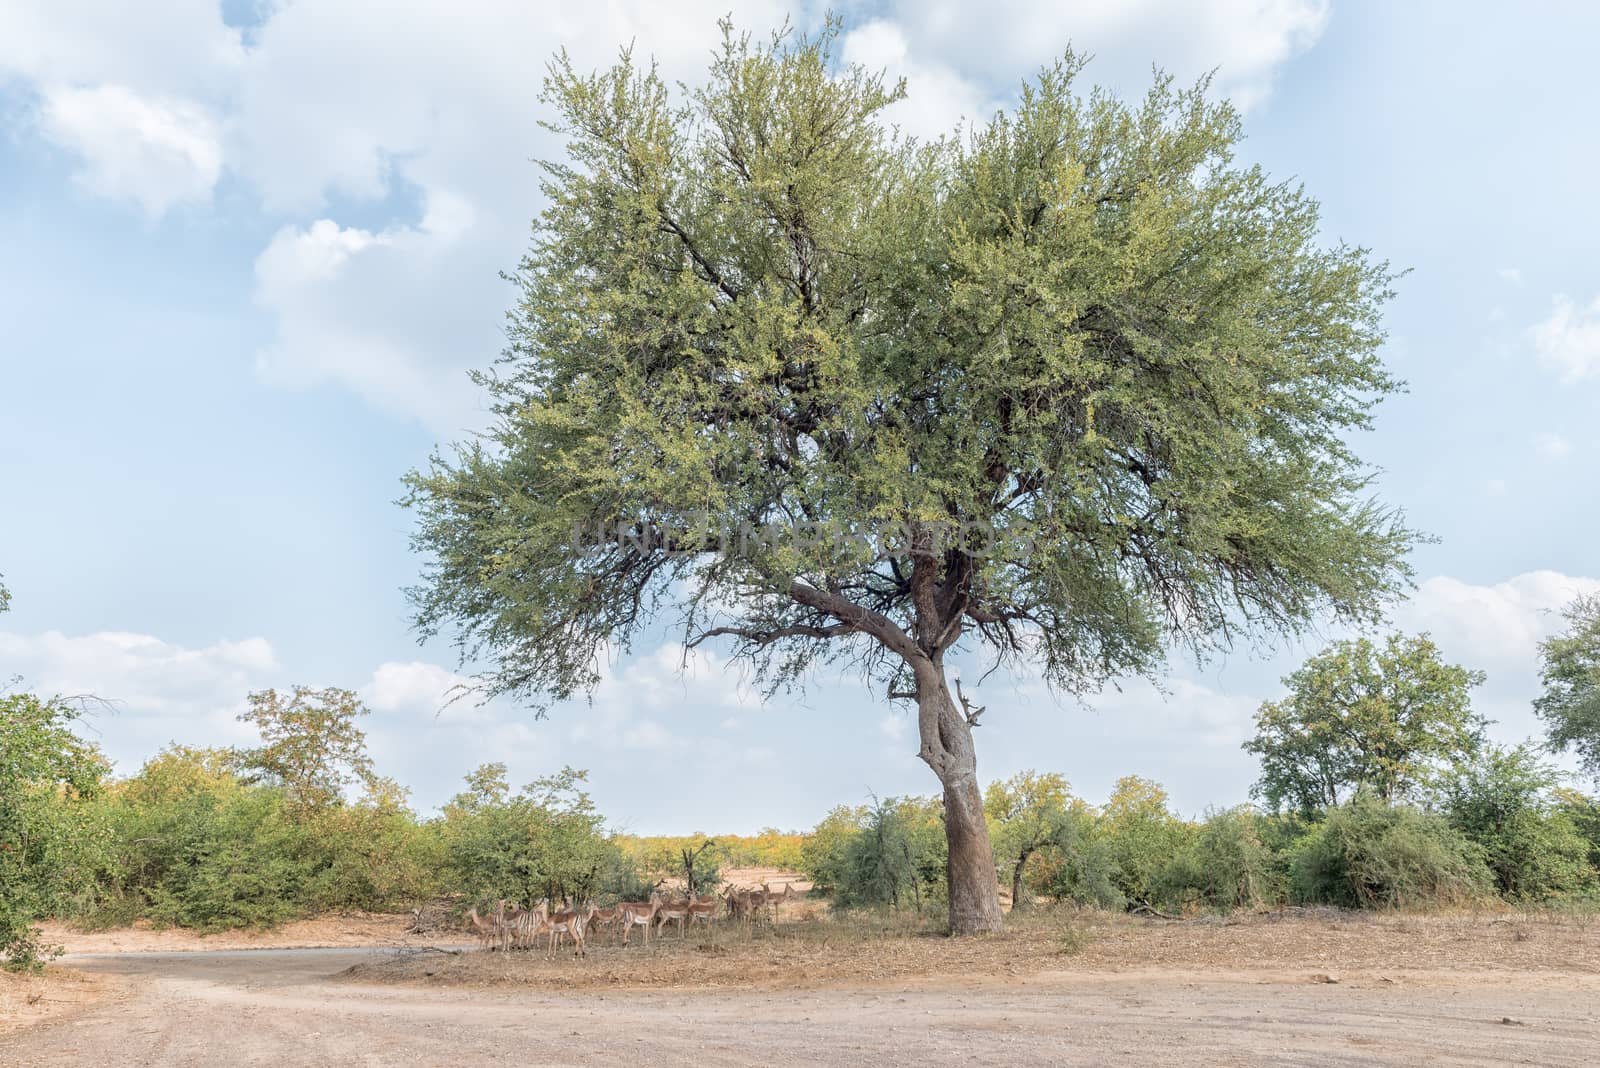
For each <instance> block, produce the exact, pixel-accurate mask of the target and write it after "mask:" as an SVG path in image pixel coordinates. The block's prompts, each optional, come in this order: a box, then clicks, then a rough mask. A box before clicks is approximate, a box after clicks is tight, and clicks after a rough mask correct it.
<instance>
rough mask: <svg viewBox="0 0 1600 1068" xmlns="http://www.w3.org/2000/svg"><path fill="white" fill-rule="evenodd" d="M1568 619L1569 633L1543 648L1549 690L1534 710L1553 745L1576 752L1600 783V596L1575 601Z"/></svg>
mask: <svg viewBox="0 0 1600 1068" xmlns="http://www.w3.org/2000/svg"><path fill="white" fill-rule="evenodd" d="M1564 615H1565V617H1566V623H1567V628H1566V630H1565V631H1563V632H1562V633H1561V634H1558V635H1556V636H1555V637H1553V638H1550V639H1547V640H1546V641H1544V642H1543V643H1541V644H1540V646H1539V652H1540V654H1541V655H1542V656H1543V660H1544V663H1543V668H1542V670H1541V677H1542V679H1543V681H1544V688H1545V689H1544V693H1543V694H1542V695H1540V697H1539V698H1538V699H1537V700H1536V701H1534V703H1533V707H1534V710H1535V711H1537V712H1538V713H1539V715H1540V717H1541V718H1543V719H1544V721H1545V723H1546V724H1547V725H1548V727H1549V730H1550V744H1551V745H1552V746H1553V747H1555V748H1556V749H1571V750H1574V751H1575V752H1576V753H1577V754H1578V759H1579V760H1580V761H1581V762H1582V763H1583V766H1584V768H1585V769H1586V770H1587V771H1588V772H1589V773H1590V774H1591V775H1593V776H1594V777H1595V779H1596V780H1597V781H1600V594H1591V595H1589V596H1587V597H1579V598H1576V599H1575V600H1574V601H1573V602H1572V603H1571V604H1569V605H1568V606H1567V608H1566V610H1565V612H1564Z"/></svg>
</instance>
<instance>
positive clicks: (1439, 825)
mask: <svg viewBox="0 0 1600 1068" xmlns="http://www.w3.org/2000/svg"><path fill="white" fill-rule="evenodd" d="M1289 875H1290V886H1291V891H1292V893H1293V895H1294V897H1295V898H1296V899H1297V900H1298V901H1301V902H1303V903H1307V904H1325V905H1339V906H1344V907H1347V908H1386V907H1393V908H1405V907H1419V906H1425V905H1435V906H1445V905H1458V904H1462V903H1465V902H1468V901H1472V900H1475V899H1478V898H1480V897H1483V896H1485V895H1486V894H1488V892H1489V890H1490V888H1491V886H1492V880H1491V878H1490V875H1489V871H1488V868H1487V867H1485V865H1484V862H1483V852H1482V850H1481V849H1479V848H1478V847H1477V846H1475V845H1474V844H1473V843H1471V842H1469V841H1467V839H1466V838H1464V837H1463V836H1462V835H1461V833H1460V832H1458V831H1457V830H1456V829H1455V828H1453V827H1451V826H1450V824H1449V823H1448V822H1447V821H1446V820H1445V819H1444V818H1443V817H1442V816H1438V815H1434V814H1432V813H1427V812H1423V811H1421V810H1418V809H1415V808H1409V807H1406V806H1398V805H1396V806H1391V805H1386V804H1384V803H1383V802H1381V801H1379V800H1378V799H1376V798H1374V797H1372V796H1370V795H1368V794H1365V793H1362V794H1358V795H1357V796H1356V797H1355V798H1353V799H1352V800H1351V801H1350V802H1349V803H1347V804H1345V805H1341V806H1337V807H1334V808H1330V809H1328V810H1327V812H1326V814H1325V815H1324V817H1323V819H1322V821H1321V822H1320V823H1318V824H1315V825H1314V826H1312V827H1311V829H1310V830H1309V831H1308V832H1307V833H1306V834H1305V836H1304V837H1302V838H1301V839H1300V840H1299V841H1297V842H1296V843H1295V844H1294V846H1293V847H1292V849H1291V852H1290V857H1289Z"/></svg>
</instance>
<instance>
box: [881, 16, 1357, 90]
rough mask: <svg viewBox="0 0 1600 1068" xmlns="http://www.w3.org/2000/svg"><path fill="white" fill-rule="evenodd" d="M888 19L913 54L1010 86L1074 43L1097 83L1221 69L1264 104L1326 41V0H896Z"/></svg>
mask: <svg viewBox="0 0 1600 1068" xmlns="http://www.w3.org/2000/svg"><path fill="white" fill-rule="evenodd" d="M886 21H891V22H893V23H895V24H897V25H898V26H900V27H902V28H903V31H904V33H905V36H906V38H907V41H908V47H909V51H910V53H911V54H912V55H913V56H915V57H917V58H918V59H919V60H920V61H922V62H935V61H942V62H943V63H944V64H946V65H947V66H948V67H949V68H950V69H952V70H955V71H958V72H959V73H960V75H961V76H963V77H965V78H969V79H973V80H976V81H982V82H987V83H989V84H991V85H993V86H994V87H995V88H997V89H999V90H1001V91H1004V92H1006V93H1007V94H1009V93H1011V92H1012V91H1014V89H1015V86H1016V85H1017V84H1018V83H1019V82H1020V81H1021V80H1022V79H1023V78H1025V77H1028V76H1031V75H1032V74H1033V72H1034V71H1035V70H1036V69H1037V68H1038V67H1040V66H1042V65H1044V64H1046V63H1049V62H1051V61H1052V60H1054V59H1057V58H1059V57H1060V56H1061V54H1062V53H1063V52H1064V50H1065V49H1066V46H1067V45H1068V43H1071V44H1072V45H1073V47H1074V48H1076V49H1077V50H1079V51H1080V52H1087V53H1090V54H1092V55H1093V56H1094V57H1095V59H1094V62H1093V64H1092V65H1091V66H1090V68H1089V71H1088V76H1089V81H1091V82H1099V83H1103V84H1106V85H1109V86H1111V87H1113V88H1115V89H1117V90H1119V91H1121V92H1124V93H1137V92H1142V91H1143V90H1144V89H1145V88H1147V87H1148V85H1149V82H1150V68H1151V66H1152V64H1154V65H1159V66H1161V67H1162V68H1164V69H1165V70H1167V71H1169V72H1170V73H1172V74H1173V75H1175V76H1176V77H1177V78H1179V79H1180V80H1181V81H1188V80H1192V79H1194V78H1197V77H1199V76H1201V75H1203V74H1205V73H1206V72H1207V71H1209V70H1211V69H1213V68H1216V70H1217V82H1216V88H1217V89H1218V91H1219V92H1221V93H1223V94H1225V95H1227V96H1229V97H1231V98H1232V99H1233V100H1234V101H1235V102H1236V103H1238V104H1239V105H1240V106H1241V107H1243V108H1246V109H1249V108H1252V107H1256V106H1259V105H1260V104H1261V103H1262V102H1263V101H1265V99H1266V98H1267V96H1268V95H1269V94H1270V92H1271V88H1272V82H1273V79H1274V77H1275V76H1276V74H1277V72H1278V70H1279V69H1280V68H1281V67H1282V65H1283V64H1284V63H1285V62H1287V61H1288V60H1290V59H1292V58H1293V57H1294V56H1295V55H1296V54H1298V53H1300V52H1303V51H1305V50H1306V49H1308V48H1310V47H1311V46H1312V45H1313V44H1315V43H1316V41H1317V39H1318V38H1319V37H1320V36H1321V35H1322V31H1323V29H1324V27H1325V26H1326V25H1327V21H1328V4H1327V3H1326V0H1208V2H1205V3H1193V2H1185V0H1139V2H1136V3H1125V4H1099V3H1056V4H1038V3H1029V2H1026V0H998V2H993V3H988V4H972V3H967V2H964V0H892V2H891V3H890V4H889V5H888V11H887V13H886Z"/></svg>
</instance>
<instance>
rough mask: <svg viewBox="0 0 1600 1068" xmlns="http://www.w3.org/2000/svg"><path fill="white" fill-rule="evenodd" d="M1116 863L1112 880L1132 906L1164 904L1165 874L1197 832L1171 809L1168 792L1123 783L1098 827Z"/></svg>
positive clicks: (1134, 781)
mask: <svg viewBox="0 0 1600 1068" xmlns="http://www.w3.org/2000/svg"><path fill="white" fill-rule="evenodd" d="M1095 833H1096V837H1098V838H1099V839H1101V840H1102V841H1103V842H1104V843H1105V845H1104V846H1103V848H1104V849H1105V851H1106V856H1107V857H1108V858H1109V859H1110V862H1111V872H1110V875H1111V881H1112V883H1113V884H1114V885H1115V886H1116V888H1117V890H1118V891H1119V892H1120V893H1121V894H1122V896H1123V897H1124V898H1125V899H1126V900H1127V901H1129V902H1142V903H1147V904H1153V903H1154V902H1155V901H1157V900H1159V899H1160V896H1161V894H1160V890H1161V886H1160V880H1161V874H1162V872H1163V870H1164V869H1165V868H1166V867H1167V866H1168V865H1170V864H1171V863H1172V860H1173V858H1174V857H1177V856H1179V855H1180V854H1181V853H1182V852H1183V850H1184V849H1185V848H1186V847H1187V845H1188V842H1189V840H1190V838H1191V837H1192V835H1193V828H1192V827H1191V826H1190V825H1189V824H1186V823H1185V822H1184V821H1182V820H1180V819H1179V818H1178V817H1177V816H1175V815H1173V813H1172V811H1171V810H1170V809H1169V808H1168V807H1167V792H1166V791H1165V790H1163V789H1162V788H1161V787H1160V786H1159V785H1158V784H1156V783H1153V782H1151V781H1150V780H1149V779H1141V778H1139V777H1138V776H1137V775H1129V776H1126V777H1125V778H1122V779H1119V780H1117V785H1116V788H1115V789H1114V790H1113V791H1112V792H1111V798H1110V800H1108V801H1107V802H1106V804H1105V808H1104V809H1103V810H1102V812H1101V815H1100V820H1099V822H1098V823H1097V824H1096V830H1095Z"/></svg>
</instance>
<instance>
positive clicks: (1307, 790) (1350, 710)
mask: <svg viewBox="0 0 1600 1068" xmlns="http://www.w3.org/2000/svg"><path fill="white" fill-rule="evenodd" d="M1283 681H1284V684H1285V685H1286V686H1287V687H1288V688H1289V691H1290V693H1289V696H1288V697H1287V698H1285V699H1284V700H1282V701H1268V702H1266V703H1265V704H1263V705H1262V706H1261V709H1260V711H1258V712H1257V713H1256V735H1255V737H1254V738H1252V739H1251V740H1250V741H1248V742H1246V743H1245V745H1244V748H1245V749H1246V750H1248V751H1249V752H1252V753H1254V754H1256V755H1257V756H1259V757H1260V758H1261V779H1260V780H1259V781H1258V782H1257V783H1256V785H1255V788H1254V793H1255V794H1256V795H1257V796H1259V797H1261V798H1263V799H1264V800H1265V801H1266V802H1267V804H1268V805H1269V806H1271V807H1272V808H1274V809H1277V808H1279V807H1281V806H1284V805H1288V806H1290V807H1292V808H1294V809H1296V810H1298V811H1299V812H1301V813H1302V814H1305V815H1312V814H1315V813H1316V812H1318V811H1320V810H1321V809H1323V808H1326V807H1329V806H1333V805H1338V804H1339V803H1340V802H1341V801H1343V800H1345V799H1347V798H1349V797H1350V796H1351V795H1352V794H1353V793H1354V792H1355V791H1356V790H1358V789H1362V788H1365V789H1367V790H1370V791H1371V792H1373V793H1374V794H1375V795H1376V796H1378V797H1379V798H1380V799H1382V800H1384V801H1390V802H1399V801H1403V800H1406V799H1407V798H1409V797H1412V796H1415V795H1416V793H1417V792H1418V791H1419V790H1420V789H1421V788H1423V787H1425V786H1427V785H1428V784H1429V783H1431V782H1433V781H1434V780H1435V779H1436V778H1437V777H1438V776H1439V775H1440V774H1441V773H1442V772H1443V771H1445V770H1447V769H1448V768H1449V767H1451V766H1452V765H1453V764H1455V763H1456V762H1459V761H1462V760H1465V759H1468V758H1470V757H1471V756H1472V754H1473V753H1475V752H1476V751H1477V749H1478V747H1479V745H1480V744H1481V743H1482V737H1483V719H1482V717H1481V716H1479V715H1477V714H1476V713H1474V712H1473V711H1472V697H1471V691H1472V689H1473V687H1475V686H1478V685H1481V684H1482V682H1483V674H1482V672H1477V671H1468V670H1467V669H1466V668H1462V667H1457V666H1454V665H1450V664H1446V663H1444V662H1443V661H1442V660H1441V659H1440V658H1439V650H1438V648H1437V647H1436V646H1435V645H1434V644H1433V642H1431V641H1430V640H1429V639H1428V637H1427V635H1421V636H1418V637H1414V638H1413V637H1407V636H1405V635H1400V634H1395V635H1392V636H1390V637H1389V639H1388V640H1387V641H1386V642H1385V643H1384V644H1383V645H1382V646H1381V647H1380V646H1376V645H1374V644H1373V643H1372V642H1370V641H1368V640H1366V639H1364V638H1363V639H1360V640H1356V641H1342V642H1335V643H1334V644H1333V645H1331V646H1329V647H1328V648H1327V649H1326V650H1324V651H1323V652H1321V653H1320V654H1318V655H1317V656H1315V657H1312V658H1311V659H1310V660H1308V661H1307V662H1306V663H1305V665H1304V666H1303V667H1301V668H1300V669H1299V670H1298V671H1296V672H1295V673H1294V674H1292V675H1290V676H1289V677H1288V678H1286V679H1284V680H1283Z"/></svg>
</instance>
